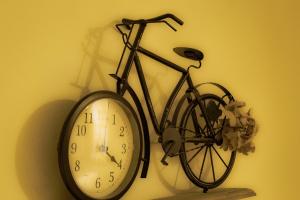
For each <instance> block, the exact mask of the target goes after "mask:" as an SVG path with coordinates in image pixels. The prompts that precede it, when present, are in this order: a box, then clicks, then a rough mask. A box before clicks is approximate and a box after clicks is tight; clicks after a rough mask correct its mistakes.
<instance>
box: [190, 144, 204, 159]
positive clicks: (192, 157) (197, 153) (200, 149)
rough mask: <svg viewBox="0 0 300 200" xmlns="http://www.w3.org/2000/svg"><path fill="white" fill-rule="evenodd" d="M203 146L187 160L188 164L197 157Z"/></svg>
mask: <svg viewBox="0 0 300 200" xmlns="http://www.w3.org/2000/svg"><path fill="white" fill-rule="evenodd" d="M203 147H204V145H203V146H201V148H200V149H199V150H198V151H197V152H196V153H195V154H194V155H193V156H192V157H191V158H190V160H188V163H190V162H191V161H192V160H193V159H194V158H195V157H196V156H197V155H198V153H199V152H200V151H201V150H202V149H203Z"/></svg>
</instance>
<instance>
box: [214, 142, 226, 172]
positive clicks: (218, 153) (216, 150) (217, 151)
mask: <svg viewBox="0 0 300 200" xmlns="http://www.w3.org/2000/svg"><path fill="white" fill-rule="evenodd" d="M212 148H213V150H214V151H215V152H216V154H217V155H218V157H219V158H220V159H221V161H222V163H223V164H224V165H225V166H226V168H228V166H227V165H226V163H225V162H224V160H223V158H222V157H221V156H220V154H219V153H218V151H217V150H216V149H215V147H214V146H212Z"/></svg>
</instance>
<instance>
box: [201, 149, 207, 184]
mask: <svg viewBox="0 0 300 200" xmlns="http://www.w3.org/2000/svg"><path fill="white" fill-rule="evenodd" d="M207 148H208V147H206V149H205V154H204V157H203V161H202V165H201V170H200V175H199V179H201V175H202V171H203V167H204V162H205V158H206V154H207Z"/></svg>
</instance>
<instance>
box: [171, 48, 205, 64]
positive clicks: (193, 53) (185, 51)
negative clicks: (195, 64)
mask: <svg viewBox="0 0 300 200" xmlns="http://www.w3.org/2000/svg"><path fill="white" fill-rule="evenodd" d="M173 50H174V52H175V53H177V54H178V55H180V56H182V57H185V58H189V59H192V60H198V61H201V60H202V59H203V57H204V56H203V53H202V52H201V51H199V50H197V49H192V48H188V47H176V48H174V49H173Z"/></svg>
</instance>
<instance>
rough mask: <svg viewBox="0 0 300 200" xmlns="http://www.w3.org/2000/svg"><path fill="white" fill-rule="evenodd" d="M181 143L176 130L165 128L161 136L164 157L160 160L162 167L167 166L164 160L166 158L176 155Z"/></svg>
mask: <svg viewBox="0 0 300 200" xmlns="http://www.w3.org/2000/svg"><path fill="white" fill-rule="evenodd" d="M181 143H182V139H181V136H180V132H179V130H178V128H175V127H172V126H170V127H167V128H166V129H165V130H164V132H163V134H162V142H161V145H162V148H163V150H164V152H165V155H164V156H163V158H162V159H161V163H162V164H163V165H168V163H167V162H166V159H167V157H168V156H170V157H173V156H176V155H178V152H179V150H180V147H181Z"/></svg>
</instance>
